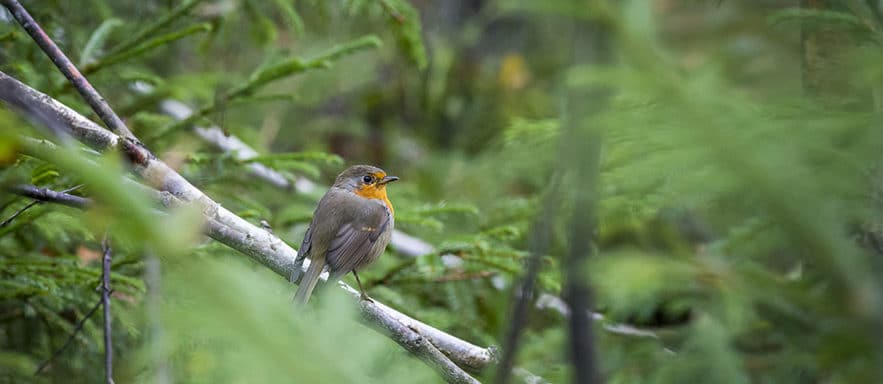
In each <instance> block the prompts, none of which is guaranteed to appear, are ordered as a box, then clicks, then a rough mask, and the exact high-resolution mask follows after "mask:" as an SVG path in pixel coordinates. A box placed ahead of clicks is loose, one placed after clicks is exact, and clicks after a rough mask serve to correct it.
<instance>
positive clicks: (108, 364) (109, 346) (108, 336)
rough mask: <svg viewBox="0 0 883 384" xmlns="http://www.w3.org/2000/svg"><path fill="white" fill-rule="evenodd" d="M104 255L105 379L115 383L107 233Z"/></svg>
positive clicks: (109, 250)
mask: <svg viewBox="0 0 883 384" xmlns="http://www.w3.org/2000/svg"><path fill="white" fill-rule="evenodd" d="M101 248H102V250H103V251H104V255H103V257H102V258H101V303H102V306H103V307H104V381H105V382H106V383H107V384H113V334H112V332H111V331H112V329H111V320H112V319H111V316H110V294H111V289H110V265H111V257H112V256H113V249H111V248H110V239H109V238H108V236H107V233H105V234H104V240H102V241H101Z"/></svg>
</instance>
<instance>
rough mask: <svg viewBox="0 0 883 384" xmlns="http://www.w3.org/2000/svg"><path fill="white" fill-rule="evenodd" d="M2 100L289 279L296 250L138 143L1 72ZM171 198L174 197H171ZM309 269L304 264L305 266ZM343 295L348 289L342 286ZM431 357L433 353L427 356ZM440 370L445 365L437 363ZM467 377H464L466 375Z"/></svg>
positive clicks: (379, 315) (400, 319) (460, 360)
mask: <svg viewBox="0 0 883 384" xmlns="http://www.w3.org/2000/svg"><path fill="white" fill-rule="evenodd" d="M0 99H2V100H3V101H4V102H5V103H6V104H8V105H10V106H12V107H14V108H15V109H17V110H20V111H23V112H25V113H28V112H29V111H34V110H37V111H39V112H40V114H39V116H31V117H36V118H37V119H39V120H40V121H41V122H44V123H48V124H54V125H55V126H63V127H62V128H64V129H66V130H67V133H68V134H69V135H70V136H72V137H74V138H76V139H78V140H80V141H81V142H83V143H85V144H87V145H89V146H90V147H92V148H94V149H96V150H98V151H110V150H119V151H121V152H122V153H123V154H124V155H126V156H127V158H128V159H129V160H130V161H131V162H132V165H133V167H132V169H133V171H134V172H135V173H136V174H138V175H139V176H141V177H142V178H143V180H144V181H145V182H146V183H147V184H148V185H150V186H151V187H153V188H156V189H158V190H160V191H164V192H166V193H168V194H170V195H171V196H166V197H167V199H166V201H168V202H170V204H171V203H172V201H173V200H174V201H181V202H184V203H191V204H198V206H200V207H201V208H202V212H203V214H204V215H205V216H206V219H207V223H208V225H207V227H208V228H207V230H206V231H207V234H208V235H209V236H210V237H212V238H213V239H215V240H217V241H219V242H221V243H223V244H225V245H227V246H229V247H231V248H233V249H236V250H238V251H240V252H242V253H245V254H246V255H248V256H250V257H252V258H253V259H255V260H256V261H257V262H259V263H261V264H263V265H264V266H266V267H267V268H270V269H271V270H273V271H275V272H276V273H278V274H279V275H281V276H283V277H286V278H287V277H288V276H290V275H291V273H290V272H291V269H292V268H294V260H295V258H296V256H297V252H296V251H295V250H294V249H293V248H292V247H291V246H289V245H288V244H286V243H285V242H283V241H282V240H281V239H279V238H278V237H276V236H275V235H273V234H272V233H270V232H268V231H266V230H265V229H262V228H260V227H258V226H255V225H253V224H251V223H249V222H248V221H246V220H244V219H242V218H240V217H239V216H237V215H235V214H233V213H232V212H230V211H229V210H227V209H226V208H224V207H222V206H221V205H220V204H218V203H216V202H215V201H214V200H212V199H211V198H209V197H208V196H206V195H205V194H204V193H203V192H202V191H200V190H199V189H198V188H196V187H194V186H193V185H192V184H190V183H189V182H188V181H187V180H185V179H184V178H183V177H182V176H181V175H180V174H178V173H177V172H175V171H174V170H173V169H171V168H170V167H168V166H167V165H166V164H165V163H163V162H162V161H160V160H158V159H157V158H156V157H155V156H154V155H153V154H152V153H150V152H149V151H147V149H146V148H144V147H143V146H142V145H140V143H137V142H132V141H130V140H128V139H121V138H119V136H117V135H115V134H113V133H111V132H109V131H107V130H104V129H102V128H101V127H99V126H98V125H97V124H95V123H94V122H92V121H90V120H88V119H86V118H85V117H83V116H82V115H80V114H78V113H76V112H75V111H73V110H71V109H70V108H68V107H66V106H64V105H62V104H61V103H59V102H57V101H55V100H53V99H52V98H50V97H49V96H46V95H44V94H42V93H40V92H39V91H36V90H34V89H32V88H30V87H28V86H27V85H24V84H22V83H21V82H19V81H17V80H15V79H13V78H11V77H9V76H7V75H6V74H4V73H2V72H0ZM172 197H173V198H174V199H172ZM306 267H307V266H306V265H304V268H306ZM342 286H343V287H345V289H346V290H347V291H354V290H352V288H351V287H348V286H346V285H342ZM376 304H377V305H370V306H361V310H362V312H363V313H362V316H363V317H365V318H370V319H387V321H394V322H395V323H392V324H376V326H378V327H381V328H384V329H389V328H392V327H398V326H401V325H404V326H406V327H408V328H410V329H412V330H414V331H415V332H416V333H418V334H419V335H420V336H422V337H425V338H426V339H427V340H429V341H430V343H432V345H433V346H434V347H435V348H437V349H438V350H439V351H440V352H442V353H443V355H444V356H446V357H447V358H449V359H450V360H451V361H452V362H454V363H455V364H456V365H458V366H460V367H467V368H469V369H471V370H478V369H481V368H483V367H485V366H487V365H489V364H491V363H493V362H494V354H493V350H492V349H489V348H482V347H479V346H476V345H473V344H471V343H469V342H466V341H464V340H461V339H459V338H457V337H455V336H452V335H449V334H447V333H445V332H443V331H441V330H438V329H435V328H433V327H431V326H429V325H426V324H424V323H422V322H420V321H418V320H415V319H413V318H411V317H409V316H406V315H404V314H402V313H400V312H398V311H395V310H393V309H391V308H389V307H387V306H385V305H382V304H380V303H376ZM427 356H435V357H433V358H438V356H437V355H427ZM435 363H436V364H439V365H440V366H447V365H445V364H446V362H444V361H437V362H435ZM464 374H465V373H464Z"/></svg>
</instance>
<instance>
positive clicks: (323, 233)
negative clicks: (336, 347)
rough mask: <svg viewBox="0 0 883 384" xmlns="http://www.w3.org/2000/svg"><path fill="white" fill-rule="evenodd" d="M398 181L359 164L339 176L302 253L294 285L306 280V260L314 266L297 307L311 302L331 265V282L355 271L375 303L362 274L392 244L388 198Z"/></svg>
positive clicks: (300, 288)
mask: <svg viewBox="0 0 883 384" xmlns="http://www.w3.org/2000/svg"><path fill="white" fill-rule="evenodd" d="M398 179H399V178H398V177H395V176H387V174H386V172H384V171H383V170H382V169H380V168H377V167H372V166H370V165H354V166H352V167H349V168H347V169H346V170H345V171H343V172H342V173H341V174H340V175H338V176H337V180H335V181H334V185H332V186H331V188H330V189H329V190H328V192H326V193H325V196H323V197H322V200H319V205H318V206H317V207H316V211H315V212H313V221H312V222H310V227H309V228H307V233H306V234H305V235H304V241H303V243H302V244H301V246H300V249H298V255H297V259H296V260H295V270H294V272H293V274H292V281H296V280H297V278H298V277H299V276H300V274H301V268H302V266H303V262H304V259H305V258H306V257H309V258H310V267H309V268H308V269H307V272H306V274H305V275H304V276H303V279H301V281H300V285H299V286H298V288H297V293H295V295H294V301H295V303H298V304H306V303H307V302H308V301H309V300H310V295H311V294H312V292H313V288H315V287H316V283H317V282H318V281H319V275H320V274H321V273H322V270H323V269H324V268H325V267H326V266H327V268H328V273H329V276H328V281H337V280H338V279H340V278H341V277H343V275H346V274H347V273H348V272H350V271H352V272H353V275H355V277H356V282H357V283H359V291H361V293H362V300H371V299H370V298H368V295H366V294H365V289H364V288H362V282H361V281H360V280H359V274H358V273H357V272H356V271H358V270H359V269H362V268H363V267H365V266H367V265H368V264H371V263H373V262H374V261H375V260H377V258H378V257H379V256H380V254H382V253H383V250H384V249H386V245H387V244H389V240H390V238H391V237H392V228H393V224H394V222H395V220H394V219H393V214H394V212H395V211H394V210H393V208H392V203H391V202H390V201H389V198H387V197H386V184H388V183H390V182H393V181H396V180H398Z"/></svg>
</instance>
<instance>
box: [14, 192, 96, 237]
mask: <svg viewBox="0 0 883 384" xmlns="http://www.w3.org/2000/svg"><path fill="white" fill-rule="evenodd" d="M82 186H83V184H80V185H75V186H73V187H70V188H68V189H65V190H64V191H61V192H55V191H51V190H48V189H44V188H37V187H35V186H33V185H31V186H17V187H13V188H12V191H13V192H16V193H19V194H20V195H23V196H27V197H30V198H32V199H36V200H34V201H32V202H31V203H30V204H28V205H25V206H24V207H23V208H22V209H19V210H18V211H16V212H15V213H13V214H12V216H10V217H9V218H7V219H6V220H3V222H2V223H0V228H3V227H5V226H7V225H9V224H10V223H12V221H13V220H15V219H16V218H17V217H19V216H20V215H21V214H22V213H24V212H25V211H27V210H28V209H31V207H33V206H35V205H37V204H40V203H43V202H46V201H52V202H56V201H55V200H53V199H52V198H51V197H50V194H49V193H48V192H51V193H52V194H53V196H55V197H58V196H59V195H62V194H63V195H66V197H65V198H64V200H65V201H69V202H73V201H75V200H77V199H83V198H81V197H79V196H74V195H68V194H67V193H68V192H72V191H74V190H77V189H79V188H80V187H82ZM20 187H23V188H24V189H21V188H20ZM30 187H32V188H30ZM84 200H87V199H84ZM58 202H60V200H59V201H58ZM65 205H68V206H70V207H74V208H83V207H81V206H76V205H71V204H65Z"/></svg>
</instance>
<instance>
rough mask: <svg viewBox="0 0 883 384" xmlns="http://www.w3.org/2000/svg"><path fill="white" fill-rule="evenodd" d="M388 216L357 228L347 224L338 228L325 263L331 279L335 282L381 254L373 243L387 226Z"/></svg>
mask: <svg viewBox="0 0 883 384" xmlns="http://www.w3.org/2000/svg"><path fill="white" fill-rule="evenodd" d="M389 221H390V220H389V215H382V216H381V219H380V222H378V223H370V224H369V225H365V226H361V227H358V224H352V223H347V224H344V225H343V226H341V227H340V229H339V230H338V231H337V235H336V236H335V237H334V239H333V240H331V245H330V246H329V247H328V253H327V256H326V261H327V262H328V267H329V269H330V271H331V276H330V277H331V279H332V280H336V279H339V278H340V277H341V276H343V275H345V274H347V273H348V272H350V271H352V270H354V269H357V268H359V267H361V266H362V265H363V264H365V263H367V262H370V261H372V258H373V257H376V256H377V255H375V254H373V253H378V252H383V249H382V248H381V249H379V250H378V249H377V247H375V243H376V242H377V241H378V239H379V238H380V235H381V234H383V233H384V232H385V231H386V230H387V227H388V226H389Z"/></svg>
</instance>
